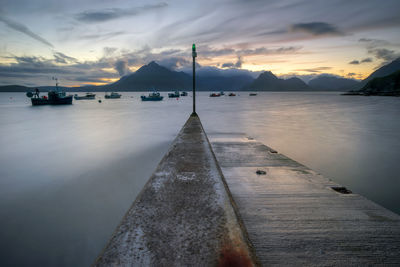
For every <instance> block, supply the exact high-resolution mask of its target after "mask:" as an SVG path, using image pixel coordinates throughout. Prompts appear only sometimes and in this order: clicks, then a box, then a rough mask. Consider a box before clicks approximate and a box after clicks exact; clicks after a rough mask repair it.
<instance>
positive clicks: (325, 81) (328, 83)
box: [308, 75, 360, 91]
mask: <svg viewBox="0 0 400 267" xmlns="http://www.w3.org/2000/svg"><path fill="white" fill-rule="evenodd" d="M359 83H360V82H359V81H356V80H353V79H346V78H340V77H335V76H328V75H320V76H318V77H316V78H314V79H312V80H310V81H309V82H308V85H309V86H310V87H311V88H313V89H314V90H316V91H347V90H349V89H350V88H353V87H354V86H358V84H359Z"/></svg>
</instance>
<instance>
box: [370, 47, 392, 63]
mask: <svg viewBox="0 0 400 267" xmlns="http://www.w3.org/2000/svg"><path fill="white" fill-rule="evenodd" d="M368 53H369V54H372V55H374V56H375V57H376V58H377V59H383V60H385V61H393V60H395V59H396V58H398V57H399V56H400V54H399V53H398V52H396V51H394V50H389V49H386V48H374V49H369V50H368Z"/></svg>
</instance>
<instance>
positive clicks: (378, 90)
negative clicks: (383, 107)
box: [360, 70, 400, 96]
mask: <svg viewBox="0 0 400 267" xmlns="http://www.w3.org/2000/svg"><path fill="white" fill-rule="evenodd" d="M360 91H361V92H362V93H363V94H364V95H387V96H400V70H398V71H396V72H394V73H392V74H390V75H387V76H384V77H378V78H374V79H372V80H370V81H369V82H367V84H366V85H365V86H364V87H363V88H362V89H361V90H360Z"/></svg>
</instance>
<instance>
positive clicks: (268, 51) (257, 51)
mask: <svg viewBox="0 0 400 267" xmlns="http://www.w3.org/2000/svg"><path fill="white" fill-rule="evenodd" d="M301 49H302V47H301V46H282V47H278V48H267V47H263V46H262V47H257V48H253V49H233V48H221V49H215V48H212V47H209V46H200V47H199V49H198V54H199V55H201V56H203V57H219V56H226V55H239V56H254V55H279V54H294V53H297V52H298V51H299V50H301Z"/></svg>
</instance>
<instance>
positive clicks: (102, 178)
mask: <svg viewBox="0 0 400 267" xmlns="http://www.w3.org/2000/svg"><path fill="white" fill-rule="evenodd" d="M239 94H240V96H236V97H220V98H209V97H208V94H207V93H200V95H199V96H198V98H197V100H198V103H197V106H198V113H199V115H200V118H201V120H202V122H203V125H204V128H205V129H206V131H207V132H244V133H247V134H249V135H250V136H253V137H255V138H256V139H258V140H259V141H261V142H263V143H265V144H266V145H268V146H271V147H273V148H274V149H276V150H278V151H279V152H280V153H283V154H285V155H287V156H289V157H291V158H293V159H295V160H297V161H299V162H300V163H303V164H305V165H307V166H308V167H310V168H312V169H314V170H316V171H318V172H320V173H322V174H323V175H324V176H326V177H329V178H331V179H333V180H334V181H336V182H338V183H341V184H343V185H345V186H347V187H348V188H350V189H351V190H353V191H354V192H356V193H360V194H362V195H364V196H366V197H368V198H370V199H372V200H374V201H375V202H378V203H380V204H381V205H383V206H385V207H387V208H389V209H391V210H393V211H395V212H397V213H400V204H399V203H400V194H399V193H398V192H399V191H400V175H399V173H400V164H399V159H400V134H399V132H400V120H399V115H400V98H391V97H357V96H354V97H350V96H347V97H345V96H340V95H338V94H337V93H260V94H259V95H258V96H257V97H249V96H248V95H247V94H246V93H239ZM98 95H99V96H101V97H102V96H103V93H99V94H98ZM164 95H166V93H164ZM139 96H140V93H123V98H122V99H120V100H103V103H98V102H96V101H83V100H81V101H74V104H73V105H72V106H59V107H57V106H43V107H32V106H30V102H29V99H28V98H26V97H25V95H24V94H23V93H0V147H1V150H0V229H1V230H0V265H1V266H5V265H11V264H12V265H30V266H32V265H40V266H55V265H57V266H88V265H90V264H91V263H92V262H93V260H94V259H95V257H96V256H97V255H98V254H99V252H100V251H101V249H102V248H103V246H104V245H105V244H106V242H107V240H108V238H109V237H110V235H111V234H112V232H113V230H114V229H115V227H116V226H117V224H118V223H119V221H120V220H121V218H122V216H123V215H124V213H125V212H126V210H127V209H128V208H129V206H130V205H131V203H132V201H133V200H134V199H135V197H136V195H137V194H138V192H139V191H140V190H141V189H142V187H143V185H144V184H145V182H146V181H147V179H148V178H149V176H150V175H151V173H152V172H153V170H154V169H155V167H156V166H157V164H158V162H159V161H160V160H161V158H162V156H163V155H164V154H165V152H166V151H167V150H168V147H169V144H170V143H171V142H172V140H173V138H174V137H175V136H176V134H177V133H178V132H179V130H180V128H181V127H182V125H183V124H184V122H185V121H186V119H187V118H188V116H189V114H190V112H191V101H192V98H191V97H190V96H189V97H184V98H181V99H180V100H176V99H168V98H167V99H165V100H164V101H162V102H159V103H157V102H154V103H152V102H141V101H140V100H139Z"/></svg>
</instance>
